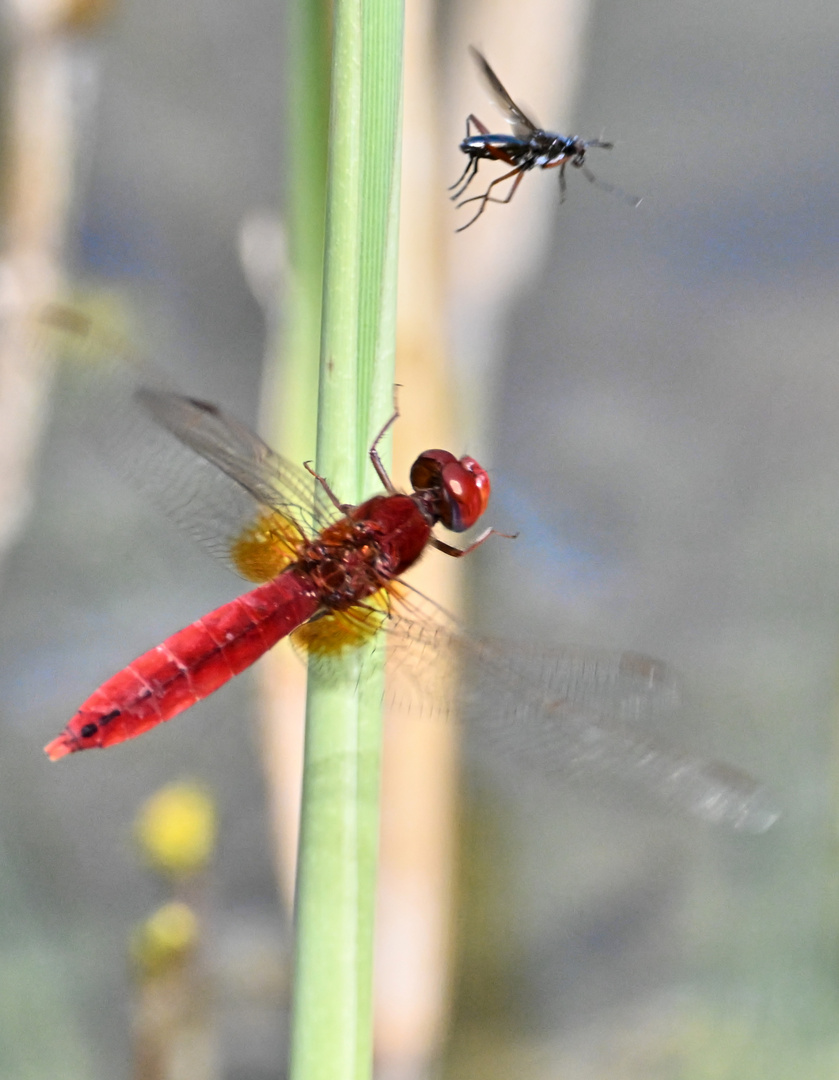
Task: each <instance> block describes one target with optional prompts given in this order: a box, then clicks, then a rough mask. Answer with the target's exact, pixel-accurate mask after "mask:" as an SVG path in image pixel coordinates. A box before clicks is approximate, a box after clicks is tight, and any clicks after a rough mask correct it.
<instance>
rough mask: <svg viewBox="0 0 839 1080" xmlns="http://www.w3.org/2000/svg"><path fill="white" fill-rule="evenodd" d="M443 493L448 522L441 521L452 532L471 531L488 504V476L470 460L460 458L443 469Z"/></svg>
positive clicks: (470, 458) (472, 459)
mask: <svg viewBox="0 0 839 1080" xmlns="http://www.w3.org/2000/svg"><path fill="white" fill-rule="evenodd" d="M443 491H444V493H445V496H446V504H447V506H448V508H449V517H450V520H449V521H446V519H445V518H442V519H441V520H442V522H443V524H444V525H445V526H446V528H448V529H451V530H452V531H453V532H463V531H464V529H471V527H472V526H473V525H474V524H475V522H476V521H477V520H478V518H479V517H480V516H481V515H482V514H483V512H484V511H485V510H486V508H487V504H488V503H489V495H490V483H489V474H488V473H487V471H486V469H484V468H482V467H481V466H480V465H479V464H478V463H477V461H475V459H474V458H472V457H462V458H461V459H460V461H456V462H452V463H451V464H448V465H446V466H445V467H444V469H443Z"/></svg>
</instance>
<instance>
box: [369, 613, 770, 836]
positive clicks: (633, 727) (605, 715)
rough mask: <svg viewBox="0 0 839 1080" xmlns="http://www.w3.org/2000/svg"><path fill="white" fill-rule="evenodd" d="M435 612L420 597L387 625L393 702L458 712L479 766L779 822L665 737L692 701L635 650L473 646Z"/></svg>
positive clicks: (759, 825)
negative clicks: (665, 725)
mask: <svg viewBox="0 0 839 1080" xmlns="http://www.w3.org/2000/svg"><path fill="white" fill-rule="evenodd" d="M402 607H404V609H405V613H406V615H407V616H409V617H403V615H402V614H401V613H400V610H399V609H400V608H402ZM435 608H436V605H433V604H432V603H431V602H430V601H426V600H421V599H417V600H414V599H411V600H410V601H409V602H408V603H407V604H405V605H402V604H395V605H394V610H393V611H392V613H391V616H390V618H389V619H388V620H387V623H386V629H387V631H388V633H387V639H388V647H389V649H390V650H391V652H392V653H393V654H395V660H396V663H394V664H393V665H392V667H393V668H394V669H396V671H397V672H398V674H397V676H396V679H397V690H396V691H395V694H394V696H395V697H396V699H397V700H398V701H401V700H403V699H405V698H407V699H408V700H409V701H410V700H411V699H412V697H413V696H414V695H417V694H418V695H420V698H421V699H424V698H427V696H428V695H429V694H430V695H432V696H433V697H434V698H435V700H436V699H440V698H441V697H443V698H445V701H447V702H451V703H453V705H452V706H450V707H451V708H453V709H456V710H459V711H460V712H462V714H463V716H464V719H465V721H466V723H467V726H468V730H469V732H470V735H471V733H474V736H475V737H474V738H471V737H467V740H466V741H467V746H468V752H469V753H470V754H471V755H472V756H474V757H475V758H476V759H478V760H479V761H482V762H485V763H487V764H489V765H491V766H492V767H493V768H495V767H496V766H497V765H498V764H499V763H503V767H504V768H505V769H507V770H512V772H513V773H517V772H520V773H523V774H525V775H527V776H529V777H536V778H538V779H541V780H542V781H546V782H547V783H548V784H550V785H556V784H557V783H558V782H562V781H567V780H574V779H578V780H583V781H585V782H586V783H590V781H591V780H592V778H597V777H598V776H599V777H600V778H601V785H603V784H605V785H608V786H609V787H610V788H618V789H620V788H626V789H627V791H626V793H627V794H629V795H630V796H631V795H632V794H633V793H638V792H639V791H641V792H644V793H647V794H649V795H652V796H653V798H654V799H655V800H656V801H657V802H658V803H660V804H661V803H663V804H664V805H666V806H669V807H673V808H675V809H678V810H681V811H683V812H687V813H689V814H691V815H693V816H695V817H699V818H701V819H702V820H705V821H709V822H711V823H713V824H718V825H726V826H728V827H731V828H734V829H737V830H741V831H744V832H754V833H759V832H763V831H765V830H766V829H768V828H769V827H770V826H771V825H772V824H773V823H774V822H775V820H776V819H777V818H778V816H779V815H778V811H777V808H776V805H775V801H774V797H773V796H772V794H771V793H770V792H769V791H768V790H767V788H766V787H765V786H763V785H762V784H760V783H758V782H757V781H755V780H754V779H753V778H752V777H751V776H749V775H748V774H747V773H745V772H743V771H741V770H739V769H736V768H734V767H732V766H729V765H726V764H724V763H722V762H717V761H713V760H709V759H706V758H704V757H702V756H700V755H695V754H692V753H690V752H688V751H683V750H681V749H679V748H677V747H675V746H672V745H668V743H667V741H666V740H664V739H662V738H661V736H660V729H661V726H662V722H663V721H666V720H667V719H668V718H669V717H671V716H672V715H673V714H674V713H675V712H676V711H677V710H678V708H679V706H680V702H681V698H682V691H681V685H680V680H679V678H678V676H677V675H676V673H675V672H674V671H673V669H672V668H670V667H669V666H668V665H666V664H664V663H662V662H661V661H659V660H655V659H653V658H651V657H648V656H644V655H641V654H639V653H632V652H613V651H608V650H598V649H591V648H587V647H582V646H579V647H578V646H560V647H558V648H556V649H548V650H540V649H539V648H530V647H527V646H522V647H519V646H515V645H511V644H509V643H507V642H501V641H493V640H491V639H485V640H481V639H474V638H470V637H468V636H467V635H464V634H463V633H462V632H461V631H460V628H459V626H458V624H457V622H456V620H454V619H453V618H452V617H450V616H448V615H447V614H446V613H445V612H442V611H440V610H439V609H436V611H435ZM435 657H437V658H439V659H440V663H439V664H438V663H437V661H436V660H435V659H434V658H435ZM437 672H440V674H437ZM435 681H436V684H435ZM412 707H413V705H412ZM432 707H433V708H435V711H436V704H435V705H434V706H432ZM445 707H446V706H445V705H444V706H443V708H444V709H445ZM420 708H422V705H420Z"/></svg>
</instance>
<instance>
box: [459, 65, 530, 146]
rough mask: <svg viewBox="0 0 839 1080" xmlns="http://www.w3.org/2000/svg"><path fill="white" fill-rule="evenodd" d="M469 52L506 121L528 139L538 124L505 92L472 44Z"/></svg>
mask: <svg viewBox="0 0 839 1080" xmlns="http://www.w3.org/2000/svg"><path fill="white" fill-rule="evenodd" d="M469 52H470V53H471V54H472V57H473V59H474V61H475V63H476V64H477V65H478V68H479V69H480V71H481V74H482V75H483V77H484V79H485V80H486V82H487V85H488V86H489V88H490V90H491V91H492V96H493V97H494V98H495V101H496V103H497V105H498V107H499V108H500V109H501V111H502V112H503V113H505V114H506V116H507V119H508V121H509V122H510V123H511V124H512V125H513V130H514V131H515V133H516V135H517V136H519V137H520V138H525V139H528V138H530V136H531V135H533V134H534V133H535V132H537V131H541V128H540V127H539V125H538V124H536V123H534V122H533V121H532V120H531V119H530V117H529V116H527V115H526V114H525V113H524V112H523V111H522V109H520V108H519V106H518V105H516V103H515V101H513V99H512V98H511V97H510V95H509V94H508V93H507V91H506V90H505V88H504V84H503V83H502V82H501V80H500V79H499V78H498V76H497V75H496V74H495V72H494V71H493V70H492V68H491V67H490V66H489V63H488V61H487V59H486V57H485V56H484V55H483V53H481V52H479V51H478V50H477V49H476V48H475V47H474V45H470V46H469Z"/></svg>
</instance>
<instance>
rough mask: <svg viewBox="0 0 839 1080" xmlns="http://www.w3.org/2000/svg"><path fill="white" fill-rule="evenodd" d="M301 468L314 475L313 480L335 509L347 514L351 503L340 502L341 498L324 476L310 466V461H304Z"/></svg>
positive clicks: (350, 508)
mask: <svg viewBox="0 0 839 1080" xmlns="http://www.w3.org/2000/svg"><path fill="white" fill-rule="evenodd" d="M303 468H304V469H305V470H306V472H307V473H311V475H312V476H314V478H315V480H317V482H318V483H319V484H320V486H321V487H322V488H323V490H324V491H325V492H326V494H327V495H328V496H329V499H330V501H331V503H332V505H333V506H334V507H335V508H336V509H338V510H340V511H341V513H342V514H347V513H349V511H350V510H352V503H342V502H341V500H340V499H339V498H338V496H337V495H336V494H335V492H334V491H333V490H332V488H331V487H330V486H329V481H328V480H327V479H326V478H325V477H323V476H321V475H320V473H319V472H315V470H314V468H313V467H312V463H311V461H304V462H303Z"/></svg>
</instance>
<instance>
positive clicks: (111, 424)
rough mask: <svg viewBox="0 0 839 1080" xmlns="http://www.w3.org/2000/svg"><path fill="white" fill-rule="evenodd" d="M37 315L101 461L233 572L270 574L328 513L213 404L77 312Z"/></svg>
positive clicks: (304, 479)
mask: <svg viewBox="0 0 839 1080" xmlns="http://www.w3.org/2000/svg"><path fill="white" fill-rule="evenodd" d="M43 321H44V323H45V325H46V326H47V327H48V330H49V334H48V335H47V336H48V340H49V343H50V345H51V346H52V347H53V348H54V349H56V350H57V351H58V352H59V353H60V355H61V358H62V360H63V361H64V362H63V363H62V365H61V366H62V369H64V370H66V384H67V392H68V393H69V394H71V395H72V396H73V397H74V398H75V399H76V400H74V402H73V412H74V415H75V416H77V417H78V418H79V423H81V424H83V425H84V426H85V428H86V429H89V430H90V431H91V432H92V435H93V439H94V442H96V443H98V445H99V447H100V448H101V449H102V450H103V452H104V453H105V455H106V456H107V459H108V462H109V464H111V465H112V466H114V467H115V468H116V469H117V470H118V471H119V472H120V473H121V474H122V475H123V476H124V477H125V478H126V479H127V480H128V481H129V482H130V483H131V484H132V486H133V487H134V488H135V489H136V490H137V491H138V492H139V493H140V494H142V495H144V496H146V497H147V498H148V499H149V501H150V502H152V503H153V504H154V505H155V506H157V507H158V508H159V509H161V510H162V511H163V512H164V513H165V514H166V515H167V516H168V517H169V518H171V519H172V521H174V522H175V524H177V525H178V526H179V527H180V528H181V529H183V530H184V531H185V532H187V533H188V534H189V535H190V536H191V537H193V539H195V540H196V541H197V542H198V543H199V544H201V545H202V546H203V547H204V548H205V549H206V550H208V551H209V552H210V553H211V554H212V555H214V556H215V557H216V558H218V559H221V560H222V561H223V562H225V563H226V564H227V565H228V566H230V567H231V568H232V569H233V570H234V571H235V572H236V573H238V574H240V575H241V576H244V577H247V578H248V579H249V580H255V581H260V580H266V579H267V578H270V577H273V576H275V574H276V573H279V571H280V570H281V569H282V568H283V566H285V565H286V564H287V563H288V562H289V561H290V559H291V558H292V557H293V555H294V549H295V547H296V544H297V543H299V542H300V541H301V540H302V539H303V538H304V537H305V536H306V535H311V534H312V533H315V532H317V531H318V530H319V529H320V528H321V527H322V526H323V524H325V523H326V521H327V520H329V519H330V518H332V517H334V516H336V511H335V510H334V508H333V507H332V505H331V503H329V502H328V500H327V499H326V498H325V496H324V495H323V492H322V489H321V487H320V485H319V484H317V481H315V480H314V478H313V477H312V476H310V475H309V474H308V473H307V472H305V470H303V469H301V468H298V467H297V466H295V465H293V464H291V463H290V462H288V461H286V460H285V459H284V458H282V457H280V455H279V454H276V453H274V451H273V450H271V449H270V448H269V447H268V446H267V445H266V444H265V443H264V442H263V441H262V440H261V439H260V438H259V437H258V436H257V435H255V434H254V433H253V432H252V431H250V430H249V429H248V428H247V427H246V426H245V425H244V424H241V423H239V422H238V421H236V420H233V419H232V418H231V417H228V416H226V415H225V414H224V413H223V412H222V411H221V410H220V409H217V408H216V407H215V406H212V405H207V404H205V403H204V402H201V401H197V400H195V399H192V398H187V397H184V396H182V395H180V394H178V393H176V392H175V391H174V390H172V389H169V388H168V387H166V385H165V380H164V379H163V378H162V377H161V376H160V375H159V374H158V373H157V372H155V371H154V370H153V369H152V368H151V367H150V366H149V365H148V364H146V363H144V362H142V361H140V360H139V359H138V358H137V357H136V356H134V355H133V354H131V353H130V352H129V350H128V348H127V346H126V345H125V343H124V342H122V341H120V340H118V339H117V338H116V337H115V336H114V337H111V336H110V335H107V334H105V333H104V332H102V331H99V330H97V329H96V328H94V327H93V325H92V323H91V320H89V319H88V318H87V317H86V316H84V315H83V314H80V313H77V312H75V311H72V310H71V309H66V308H61V307H54V308H50V309H49V310H48V311H47V312H46V313H45V314H44V319H43ZM43 337H44V333H43V330H42V332H41V338H42V339H43ZM243 545H244V549H243ZM243 550H244V556H243Z"/></svg>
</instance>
